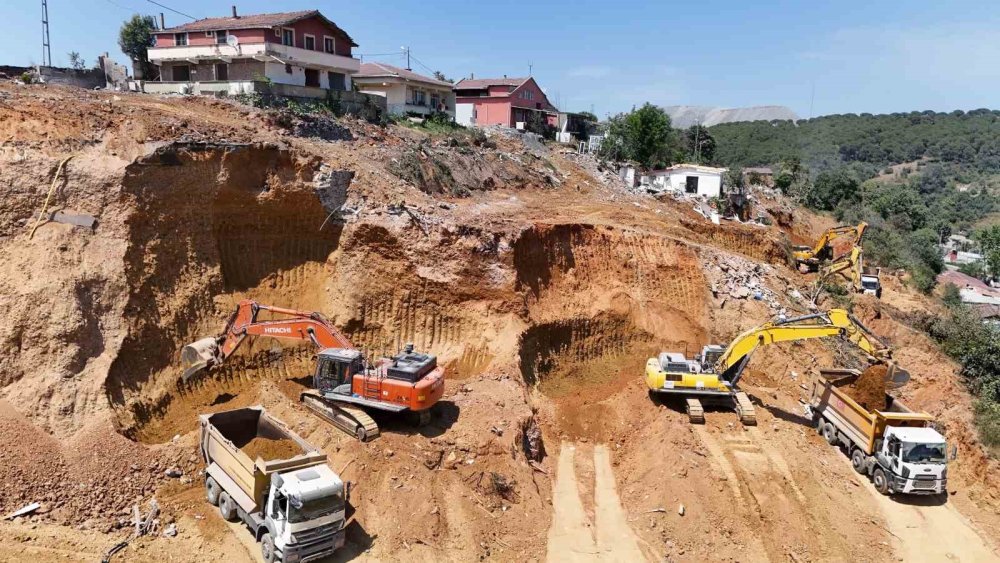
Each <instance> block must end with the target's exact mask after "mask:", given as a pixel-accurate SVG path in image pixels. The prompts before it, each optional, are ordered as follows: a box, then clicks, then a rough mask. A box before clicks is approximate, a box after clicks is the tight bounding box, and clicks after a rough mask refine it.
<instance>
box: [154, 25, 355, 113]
mask: <svg viewBox="0 0 1000 563" xmlns="http://www.w3.org/2000/svg"><path fill="white" fill-rule="evenodd" d="M155 37H156V45H155V46H154V47H152V48H150V49H149V60H150V62H152V63H153V64H156V65H158V66H159V67H160V81H161V82H165V83H175V84H177V83H180V84H191V85H196V87H197V88H198V89H205V88H216V89H218V90H219V91H223V90H226V89H227V88H228V91H229V93H237V92H236V91H235V90H234V88H229V87H228V85H229V84H235V85H236V86H238V87H242V86H243V85H242V84H241V83H245V82H252V81H268V82H271V83H273V84H280V85H288V86H290V87H304V88H314V89H318V88H322V89H330V90H351V75H352V74H354V73H356V72H358V70H359V68H360V66H361V62H360V61H359V60H358V59H356V58H354V57H353V55H352V53H351V49H352V48H354V47H357V44H356V43H355V42H354V40H353V39H351V36H350V35H348V34H347V32H346V31H344V30H343V29H340V28H339V27H337V24H335V23H333V22H332V21H330V20H328V19H326V18H325V17H324V16H323V14H321V13H319V11H318V10H306V11H301V12H283V13H274V14H254V15H246V16H241V15H238V14H237V13H236V7H235V6H234V7H233V13H232V16H230V17H221V18H206V19H201V20H197V21H193V22H189V23H185V24H183V25H179V26H175V27H170V28H165V29H163V30H161V31H157V32H156V33H155ZM175 87H176V86H175ZM147 91H148V90H147Z"/></svg>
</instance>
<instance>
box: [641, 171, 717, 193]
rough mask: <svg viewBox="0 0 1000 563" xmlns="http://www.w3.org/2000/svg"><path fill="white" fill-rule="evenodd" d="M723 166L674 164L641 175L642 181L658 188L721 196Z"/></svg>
mask: <svg viewBox="0 0 1000 563" xmlns="http://www.w3.org/2000/svg"><path fill="white" fill-rule="evenodd" d="M725 172H726V169H725V168H714V167H712V166H702V165H700V164H675V165H673V166H671V167H669V168H665V169H663V170H654V171H652V172H650V173H649V174H648V175H647V176H645V177H643V183H644V184H648V185H650V186H651V187H654V188H659V189H660V190H665V191H672V192H676V193H680V194H687V195H698V196H704V197H708V198H712V197H721V196H722V175H723V173H725Z"/></svg>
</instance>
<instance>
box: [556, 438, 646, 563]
mask: <svg viewBox="0 0 1000 563" xmlns="http://www.w3.org/2000/svg"><path fill="white" fill-rule="evenodd" d="M575 454H576V446H575V445H573V444H569V443H566V442H563V444H562V445H561V447H560V450H559V464H558V470H557V473H556V483H555V487H554V488H553V492H552V508H553V511H554V514H553V517H552V527H551V528H550V529H549V545H548V553H547V556H546V559H547V560H548V561H552V562H554V561H574V562H576V561H579V562H594V561H645V560H646V558H645V556H644V555H643V553H642V551H641V550H640V549H639V543H638V540H637V538H636V536H635V534H634V533H633V531H632V528H630V527H629V524H628V519H627V518H626V517H625V511H624V510H622V505H621V501H620V500H619V499H618V491H617V489H616V487H615V478H614V474H613V473H612V469H611V456H610V453H609V452H608V448H607V446H604V445H598V446H595V447H594V491H593V494H594V519H593V521H591V520H590V519H589V518H588V517H587V514H586V512H585V511H584V506H583V501H582V500H581V498H580V490H579V488H578V487H579V484H578V481H577V475H576V470H575V468H574V461H575V459H574V458H575Z"/></svg>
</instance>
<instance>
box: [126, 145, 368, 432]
mask: <svg viewBox="0 0 1000 563" xmlns="http://www.w3.org/2000/svg"><path fill="white" fill-rule="evenodd" d="M318 170H319V167H318V164H317V163H316V162H315V161H313V160H311V159H303V158H299V157H297V156H296V155H294V154H293V153H291V152H290V151H288V150H285V149H281V148H278V147H276V146H271V145H169V146H167V147H164V148H161V149H160V150H158V151H156V152H155V153H154V154H152V155H150V156H149V157H147V158H144V159H141V160H139V161H137V162H135V163H134V164H132V165H131V166H129V167H128V168H127V170H126V174H125V178H124V179H123V197H124V198H125V199H126V200H127V201H128V203H129V206H130V207H131V208H132V209H134V211H133V212H132V214H131V215H130V216H129V218H128V219H127V221H126V225H127V227H128V230H129V236H128V240H129V247H128V250H127V252H126V253H125V276H126V280H127V282H128V286H129V288H130V295H129V300H128V303H127V305H126V307H125V317H126V319H127V322H128V324H129V330H128V334H127V335H126V337H125V339H124V341H123V343H122V347H121V351H120V353H119V354H118V356H117V358H116V359H115V361H114V363H113V364H112V365H111V369H110V371H109V374H108V379H107V383H106V391H107V395H108V399H109V401H110V402H111V404H112V405H113V406H114V408H115V409H116V411H117V414H118V421H119V423H120V425H121V427H122V429H123V430H124V431H125V432H126V433H127V434H129V435H135V434H136V430H137V429H138V428H139V427H141V426H143V425H145V424H146V423H148V422H150V421H151V420H153V419H155V418H157V417H158V416H160V415H162V414H163V412H164V411H165V409H167V408H169V406H170V404H171V402H172V400H173V398H174V397H175V396H176V393H177V392H178V391H177V390H178V385H177V384H178V365H179V364H178V358H179V356H178V351H179V349H180V348H181V347H182V346H183V345H184V344H185V343H187V342H190V341H192V340H195V339H197V338H200V337H202V336H204V335H208V334H217V333H218V332H219V330H220V329H221V324H222V321H223V319H224V318H225V315H226V314H227V313H228V310H229V309H230V308H231V307H233V306H234V304H235V302H236V301H237V300H238V299H239V298H240V297H241V296H244V295H247V294H250V293H252V294H253V295H252V296H253V298H255V299H258V300H261V301H262V302H265V303H267V302H275V303H280V304H282V305H284V306H289V307H298V308H306V309H308V308H316V307H317V306H318V305H320V304H321V299H320V297H321V295H322V287H323V284H322V277H323V268H324V263H325V261H326V259H327V257H328V256H329V255H330V253H332V252H333V251H334V250H335V249H336V248H337V246H338V243H339V238H340V231H341V227H340V226H339V225H337V224H336V223H332V224H331V223H329V222H327V223H326V224H324V221H325V220H326V218H327V216H328V215H329V214H330V211H331V210H328V209H327V208H326V207H325V206H324V205H323V199H326V200H330V201H332V200H336V199H337V196H336V194H335V193H331V192H336V191H345V190H346V187H347V186H346V185H345V184H344V183H343V182H341V183H340V184H337V183H336V182H329V181H327V182H326V183H318V184H317V182H316V176H317V172H318ZM342 178H343V179H347V180H349V176H344V177H342ZM318 192H320V193H322V194H323V198H322V199H321V198H320V197H318ZM321 227H322V228H321ZM250 357H251V358H252V357H254V356H253V354H251V355H250ZM294 359H295V356H293V357H292V359H291V360H290V359H289V358H283V363H284V364H286V365H287V364H290V363H294ZM246 364H247V362H246V361H245V358H244V361H242V362H240V361H235V362H233V363H231V364H229V365H227V366H225V368H224V369H223V370H222V372H221V373H219V374H213V378H216V379H235V380H236V381H237V382H239V381H240V380H247V379H253V370H248V369H247V368H248V366H247V365H246ZM235 368H241V369H240V371H235ZM236 374H239V375H236ZM198 385H204V384H203V383H202V384H195V385H192V386H189V387H187V388H184V389H181V393H184V392H187V393H190V392H192V391H196V390H197V389H198Z"/></svg>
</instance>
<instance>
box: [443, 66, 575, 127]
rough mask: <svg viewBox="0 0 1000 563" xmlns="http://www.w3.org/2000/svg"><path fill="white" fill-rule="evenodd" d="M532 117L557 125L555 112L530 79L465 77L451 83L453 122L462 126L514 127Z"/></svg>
mask: <svg viewBox="0 0 1000 563" xmlns="http://www.w3.org/2000/svg"><path fill="white" fill-rule="evenodd" d="M532 114H541V116H542V117H543V118H544V119H545V121H546V123H548V124H549V125H551V126H553V127H555V126H557V125H558V124H559V110H557V109H556V108H555V106H553V105H552V104H551V103H549V99H548V98H547V97H546V96H545V92H542V89H541V88H540V87H539V86H538V83H537V82H535V79H534V78H530V77H529V78H507V77H506V76H505V77H503V78H479V79H473V78H465V79H462V80H460V81H459V82H458V83H457V84H455V121H457V122H458V123H461V124H462V125H480V126H486V125H500V126H503V127H517V125H518V123H527V122H528V121H530V119H531V116H532Z"/></svg>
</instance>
